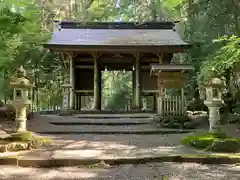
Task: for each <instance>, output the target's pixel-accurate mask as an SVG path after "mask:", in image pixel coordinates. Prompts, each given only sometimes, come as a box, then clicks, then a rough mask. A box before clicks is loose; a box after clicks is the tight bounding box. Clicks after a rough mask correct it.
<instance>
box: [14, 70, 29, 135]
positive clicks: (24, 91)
mask: <svg viewBox="0 0 240 180" xmlns="http://www.w3.org/2000/svg"><path fill="white" fill-rule="evenodd" d="M10 86H11V87H12V88H13V101H12V106H13V107H14V108H15V110H16V119H15V120H16V131H17V132H23V131H26V130H27V129H26V120H27V108H28V107H29V105H30V104H31V103H32V102H31V100H29V98H28V93H29V91H30V90H31V89H32V88H33V87H34V86H33V85H32V84H31V83H30V81H29V80H28V79H27V78H26V71H25V70H24V69H23V66H21V67H20V68H19V69H18V70H17V74H16V76H15V77H12V78H11V80H10Z"/></svg>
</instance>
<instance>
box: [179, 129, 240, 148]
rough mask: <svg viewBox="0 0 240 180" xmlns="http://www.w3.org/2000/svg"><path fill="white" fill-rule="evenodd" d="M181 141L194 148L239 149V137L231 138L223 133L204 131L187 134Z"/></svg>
mask: <svg viewBox="0 0 240 180" xmlns="http://www.w3.org/2000/svg"><path fill="white" fill-rule="evenodd" d="M182 143H183V144H184V145H187V146H191V147H193V148H195V149H201V150H207V151H212V152H233V153H235V152H238V151H239V150H240V139H236V138H232V137H230V136H227V135H226V134H224V133H205V134H201V135H193V136H188V137H186V138H184V139H183V140H182Z"/></svg>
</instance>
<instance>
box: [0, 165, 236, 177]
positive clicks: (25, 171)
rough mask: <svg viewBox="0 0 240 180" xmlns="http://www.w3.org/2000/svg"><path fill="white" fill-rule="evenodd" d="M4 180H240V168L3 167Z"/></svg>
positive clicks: (139, 166) (177, 166)
mask: <svg viewBox="0 0 240 180" xmlns="http://www.w3.org/2000/svg"><path fill="white" fill-rule="evenodd" d="M0 179H1V180H34V179H37V180H70V179H71V180H81V179H84V180H111V179H114V180H239V179H240V165H200V164H196V163H183V164H178V163H157V164H141V165H122V166H117V167H108V166H106V165H99V166H94V167H62V168H51V169H47V168H19V167H13V166H12V167H11V166H0Z"/></svg>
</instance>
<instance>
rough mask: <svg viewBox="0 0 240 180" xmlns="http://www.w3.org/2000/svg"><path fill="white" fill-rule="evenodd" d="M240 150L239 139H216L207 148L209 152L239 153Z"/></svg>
mask: <svg viewBox="0 0 240 180" xmlns="http://www.w3.org/2000/svg"><path fill="white" fill-rule="evenodd" d="M239 149H240V140H237V139H215V140H214V141H213V143H212V144H211V145H210V146H209V147H207V150H209V151H214V152H226V153H227V152H237V151H238V150H239Z"/></svg>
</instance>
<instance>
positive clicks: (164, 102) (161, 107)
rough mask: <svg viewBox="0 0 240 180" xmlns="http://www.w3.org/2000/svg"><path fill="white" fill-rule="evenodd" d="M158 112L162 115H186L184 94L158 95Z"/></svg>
mask: <svg viewBox="0 0 240 180" xmlns="http://www.w3.org/2000/svg"><path fill="white" fill-rule="evenodd" d="M157 109H158V113H159V114H161V115H163V116H164V115H184V114H185V113H186V100H185V97H182V96H169V97H162V98H160V97H158V108H157Z"/></svg>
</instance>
